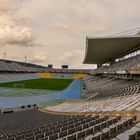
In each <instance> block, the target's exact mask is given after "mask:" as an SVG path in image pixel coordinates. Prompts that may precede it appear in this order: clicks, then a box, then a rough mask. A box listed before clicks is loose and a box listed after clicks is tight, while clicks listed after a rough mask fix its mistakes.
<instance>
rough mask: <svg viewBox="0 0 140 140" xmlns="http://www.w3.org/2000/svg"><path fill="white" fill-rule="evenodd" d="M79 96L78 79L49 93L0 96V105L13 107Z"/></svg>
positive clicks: (78, 97)
mask: <svg viewBox="0 0 140 140" xmlns="http://www.w3.org/2000/svg"><path fill="white" fill-rule="evenodd" d="M80 96H81V81H80V80H79V79H75V80H73V82H72V83H71V84H70V85H69V87H67V88H66V89H65V90H62V91H57V92H54V93H49V94H46V95H39V96H28V97H27V96H26V97H2V96H1V97H0V107H8V106H10V107H15V106H21V105H29V104H38V103H43V102H46V103H47V102H48V101H52V100H56V99H69V100H71V99H80Z"/></svg>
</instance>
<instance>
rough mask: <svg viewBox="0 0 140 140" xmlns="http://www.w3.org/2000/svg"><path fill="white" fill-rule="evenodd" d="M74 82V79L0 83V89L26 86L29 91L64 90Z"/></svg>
mask: <svg viewBox="0 0 140 140" xmlns="http://www.w3.org/2000/svg"><path fill="white" fill-rule="evenodd" d="M72 81H73V80H72V79H51V78H40V79H33V80H24V81H16V82H8V83H0V87H14V85H15V84H24V88H29V89H46V90H63V89H65V88H66V87H67V86H68V85H69V84H70V83H71V82H72Z"/></svg>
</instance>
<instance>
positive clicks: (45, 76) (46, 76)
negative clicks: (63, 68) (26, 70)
mask: <svg viewBox="0 0 140 140" xmlns="http://www.w3.org/2000/svg"><path fill="white" fill-rule="evenodd" d="M38 75H39V76H40V77H41V78H51V77H52V74H51V73H49V72H40V73H38Z"/></svg>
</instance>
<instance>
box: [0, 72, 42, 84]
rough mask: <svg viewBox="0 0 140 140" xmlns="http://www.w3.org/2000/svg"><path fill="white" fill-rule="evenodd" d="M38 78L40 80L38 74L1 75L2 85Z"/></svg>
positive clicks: (0, 81)
mask: <svg viewBox="0 0 140 140" xmlns="http://www.w3.org/2000/svg"><path fill="white" fill-rule="evenodd" d="M36 78H40V76H39V75H38V74H36V73H0V83H2V82H11V81H18V80H27V79H36Z"/></svg>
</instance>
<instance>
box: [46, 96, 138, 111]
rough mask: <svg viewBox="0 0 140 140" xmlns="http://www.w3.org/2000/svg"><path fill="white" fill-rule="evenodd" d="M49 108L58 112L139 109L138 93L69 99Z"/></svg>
mask: <svg viewBox="0 0 140 140" xmlns="http://www.w3.org/2000/svg"><path fill="white" fill-rule="evenodd" d="M48 109H49V110H53V111H60V112H67V111H68V112H69V111H70V112H96V113H97V112H113V111H115V112H118V111H124V110H125V111H134V110H136V111H140V95H139V94H135V95H127V96H123V97H122V96H120V97H114V98H107V99H102V100H101V99H100V100H85V101H80V100H79V101H70V102H68V101H67V102H65V103H62V104H60V105H57V106H53V107H48Z"/></svg>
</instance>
